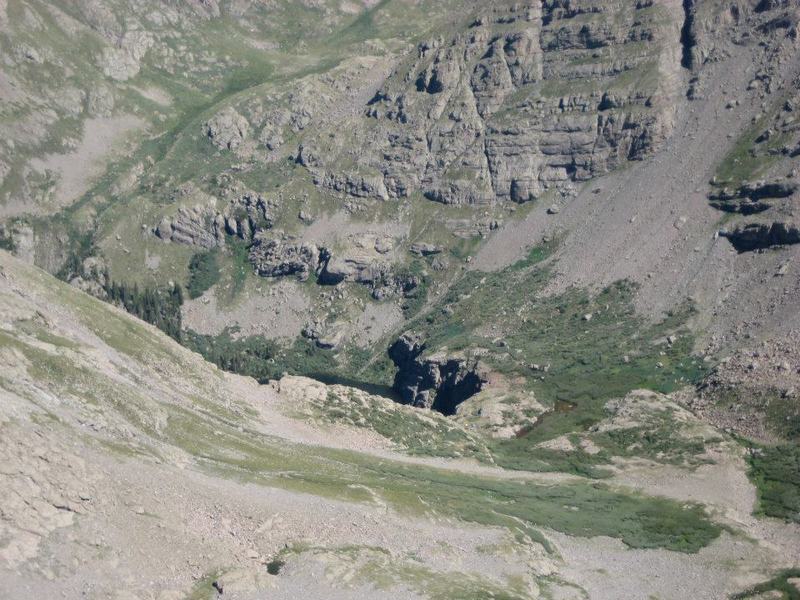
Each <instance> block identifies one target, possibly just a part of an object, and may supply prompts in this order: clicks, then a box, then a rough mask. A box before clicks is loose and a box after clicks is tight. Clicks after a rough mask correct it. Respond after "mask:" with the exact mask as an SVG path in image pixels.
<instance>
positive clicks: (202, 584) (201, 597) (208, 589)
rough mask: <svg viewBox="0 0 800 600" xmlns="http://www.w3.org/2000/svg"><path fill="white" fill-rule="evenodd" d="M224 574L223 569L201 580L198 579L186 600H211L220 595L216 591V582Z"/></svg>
mask: <svg viewBox="0 0 800 600" xmlns="http://www.w3.org/2000/svg"><path fill="white" fill-rule="evenodd" d="M223 573H224V571H223V570H222V569H217V570H214V571H211V572H210V573H207V574H206V575H204V576H203V577H202V578H201V579H198V580H197V581H196V582H195V584H194V585H193V586H192V590H191V591H190V592H189V595H188V596H186V599H185V600H210V599H211V598H214V597H216V596H217V595H218V594H217V590H216V589H214V582H215V581H217V579H219V577H220V575H222V574H223Z"/></svg>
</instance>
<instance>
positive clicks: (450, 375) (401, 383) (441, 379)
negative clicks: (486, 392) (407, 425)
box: [389, 333, 487, 415]
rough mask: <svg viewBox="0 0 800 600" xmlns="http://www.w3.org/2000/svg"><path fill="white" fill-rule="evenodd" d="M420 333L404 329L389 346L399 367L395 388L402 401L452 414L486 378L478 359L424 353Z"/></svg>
mask: <svg viewBox="0 0 800 600" xmlns="http://www.w3.org/2000/svg"><path fill="white" fill-rule="evenodd" d="M424 351H425V343H424V342H423V341H422V338H421V337H420V336H419V335H416V334H412V333H404V334H403V335H402V336H400V338H399V339H398V340H397V341H396V342H395V343H394V344H392V346H391V347H390V348H389V358H391V359H392V361H393V362H394V364H395V366H396V367H397V374H396V375H395V379H394V389H395V391H397V392H398V394H400V397H401V399H402V402H403V404H410V405H411V406H416V407H419V408H430V409H432V410H435V411H437V412H440V413H442V414H444V415H453V414H455V412H456V407H457V406H458V405H459V404H461V403H462V402H464V400H466V399H467V398H469V397H471V396H473V395H475V394H477V393H478V392H479V391H481V388H482V387H483V385H484V384H485V383H486V381H487V379H486V376H485V374H484V372H483V371H482V369H481V368H480V365H479V364H478V361H477V359H473V358H467V357H460V356H445V355H444V354H434V355H430V356H426V357H423V353H424Z"/></svg>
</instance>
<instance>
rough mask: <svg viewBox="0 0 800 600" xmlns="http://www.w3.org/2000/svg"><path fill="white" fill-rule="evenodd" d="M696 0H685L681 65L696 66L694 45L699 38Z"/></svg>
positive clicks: (690, 67) (688, 67) (684, 66)
mask: <svg viewBox="0 0 800 600" xmlns="http://www.w3.org/2000/svg"><path fill="white" fill-rule="evenodd" d="M694 10H695V7H694V0H683V26H682V27H681V48H682V53H681V66H682V67H683V68H684V69H692V68H694V47H695V45H697V39H696V38H695V32H694Z"/></svg>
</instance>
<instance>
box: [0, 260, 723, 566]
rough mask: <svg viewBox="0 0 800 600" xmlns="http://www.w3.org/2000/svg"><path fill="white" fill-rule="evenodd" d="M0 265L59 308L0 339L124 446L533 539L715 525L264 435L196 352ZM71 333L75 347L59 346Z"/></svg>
mask: <svg viewBox="0 0 800 600" xmlns="http://www.w3.org/2000/svg"><path fill="white" fill-rule="evenodd" d="M0 265H2V268H3V270H4V271H5V272H6V273H11V274H12V276H13V278H14V280H16V281H17V282H18V283H21V284H22V285H24V286H25V288H26V290H28V293H29V294H31V295H32V297H33V298H34V299H36V307H37V308H38V310H40V311H42V310H43V311H44V313H45V318H46V319H47V320H48V321H49V322H55V320H54V319H51V317H50V316H48V313H49V311H48V309H47V307H54V306H55V307H58V309H59V311H64V313H63V314H62V316H61V317H60V321H59V322H60V323H61V325H60V326H59V327H60V329H59V331H58V332H57V333H55V332H52V331H50V329H51V327H47V326H45V328H44V330H43V331H42V332H41V334H40V335H38V336H37V335H31V334H30V333H27V332H26V331H25V329H24V327H21V326H19V325H18V324H14V325H13V326H12V328H11V330H6V331H4V332H3V333H2V336H3V346H4V347H8V348H13V349H14V350H15V351H18V352H19V353H21V355H23V356H24V357H25V358H26V359H27V360H28V361H30V365H31V367H29V368H31V369H33V371H32V372H31V376H32V377H34V378H35V379H36V380H37V382H39V384H40V385H41V386H42V387H45V388H46V389H47V390H48V391H50V392H51V393H54V394H56V395H58V396H60V397H64V398H69V399H70V403H72V404H74V405H75V406H77V407H78V408H80V407H81V406H83V405H84V403H86V404H90V405H93V406H95V408H96V409H97V410H101V411H103V412H105V413H107V414H108V415H109V416H112V415H113V418H115V419H116V418H122V419H123V420H124V421H125V422H126V423H128V424H130V425H131V426H133V427H134V428H136V429H137V430H140V431H142V432H143V433H144V434H145V436H144V438H143V439H144V440H145V441H143V442H141V441H140V442H134V443H135V447H132V448H131V451H134V452H148V453H155V454H158V453H159V448H162V447H164V445H166V446H171V447H177V448H180V449H181V450H183V451H185V452H187V453H188V454H189V455H190V456H192V457H193V458H194V460H195V461H196V464H197V465H198V466H199V467H202V468H205V469H207V470H208V471H211V472H214V473H217V474H218V475H219V476H223V477H232V478H236V479H244V480H248V481H253V482H255V483H258V484H262V485H267V486H277V487H282V488H285V489H290V490H295V491H302V492H307V493H312V494H316V495H320V496H323V497H328V498H337V499H343V500H348V501H357V502H365V501H370V500H371V498H373V495H372V494H373V493H374V494H377V496H379V497H380V498H381V499H382V500H383V501H384V502H386V503H387V504H389V505H390V506H391V507H393V508H394V509H395V510H398V511H400V512H403V513H407V514H409V515H419V514H427V513H429V511H431V510H435V511H436V512H437V513H438V514H445V515H449V516H452V517H456V518H460V519H463V520H466V521H471V522H475V523H479V524H485V525H500V526H506V527H509V528H511V529H512V530H514V531H520V533H521V534H525V535H528V536H532V537H536V538H538V535H539V534H538V533H537V531H536V528H537V527H541V526H546V527H549V528H552V529H556V530H558V531H563V532H565V533H569V534H571V535H578V536H594V535H608V536H612V537H617V538H619V539H621V540H623V541H624V542H625V543H626V544H628V545H630V546H632V547H638V548H650V547H664V548H669V549H673V550H680V551H689V552H693V551H696V550H698V549H699V548H701V547H703V546H704V545H706V544H708V543H709V542H710V541H711V540H712V539H714V538H715V537H716V536H717V535H718V534H719V528H718V527H717V526H715V525H713V524H712V523H710V522H709V521H708V520H707V519H706V517H705V516H704V513H703V510H702V509H701V508H700V507H697V506H690V505H680V504H678V503H676V502H673V501H669V500H666V499H661V498H651V497H645V496H640V495H636V494H629V493H624V492H621V491H616V490H612V489H610V488H608V487H605V486H604V485H602V484H589V483H586V484H565V485H541V484H533V483H522V482H516V481H510V480H508V481H506V480H496V479H492V478H489V477H479V476H473V475H467V474H462V473H455V472H450V471H446V470H441V469H433V468H427V467H420V466H416V465H414V466H412V465H406V464H402V463H397V462H393V461H390V460H383V459H378V458H375V457H372V456H369V455H367V454H360V453H355V452H347V451H338V450H332V449H326V448H320V447H306V446H300V445H296V444H292V443H288V442H286V441H285V440H281V439H274V438H269V437H265V436H264V435H263V434H261V433H260V432H259V431H258V425H257V422H255V421H254V420H253V418H252V417H251V416H249V415H250V414H251V412H252V411H250V410H249V409H248V407H247V405H246V403H244V402H242V401H239V400H236V399H234V398H232V397H231V394H232V392H231V391H229V390H227V389H226V381H225V378H223V377H222V374H221V373H220V372H219V371H217V370H216V369H214V368H213V367H210V366H209V365H208V364H207V363H204V362H203V361H201V360H199V358H198V357H197V356H196V355H193V354H192V353H190V352H188V351H186V350H185V349H183V348H181V347H180V346H178V345H177V344H176V343H174V342H172V341H171V340H169V339H168V338H166V336H163V335H162V334H161V333H160V332H158V331H157V330H154V329H153V328H151V327H148V326H146V325H144V324H142V323H140V322H138V321H136V320H134V319H132V318H131V317H129V316H128V315H125V314H122V313H120V312H119V311H118V310H115V309H113V308H111V307H109V306H108V305H106V304H104V303H102V302H100V301H98V300H95V299H92V298H90V297H88V296H85V295H83V294H82V293H80V292H78V291H76V290H74V289H73V288H71V287H69V286H67V285H66V284H62V283H60V282H58V281H56V280H55V279H53V278H52V277H50V276H48V275H46V274H44V273H43V272H41V271H38V270H36V269H34V268H32V267H28V266H23V265H21V264H20V263H18V262H17V261H16V260H14V259H11V258H10V257H9V256H8V255H7V254H5V253H3V254H0ZM0 302H2V303H3V306H4V308H7V307H11V306H19V301H18V300H16V299H14V296H13V293H11V292H4V293H2V295H0ZM25 310H26V311H27V313H28V314H30V315H34V314H35V313H34V311H33V309H32V308H30V307H28V306H26V307H25ZM23 312H24V311H23ZM64 315H66V318H65V316H64ZM22 320H28V321H29V320H30V319H22ZM73 322H74V323H75V326H76V328H77V329H76V330H81V331H85V332H91V333H92V334H94V335H95V336H97V341H96V342H94V343H93V344H92V345H93V346H95V348H96V349H95V350H93V351H94V352H98V351H99V352H100V353H102V354H103V355H104V356H114V355H115V354H116V355H118V356H120V357H122V360H121V364H120V360H115V362H114V363H112V364H116V365H117V366H116V367H114V368H113V372H108V371H106V369H98V368H96V367H94V365H93V363H92V361H91V359H88V358H87V355H86V354H85V353H86V352H87V351H89V350H90V348H89V347H87V342H85V341H81V342H76V341H75V340H72V339H70V337H69V336H66V337H65V336H64V335H63V332H64V328H65V327H68V326H70V325H68V324H70V323H73ZM16 323H20V320H19V319H17V320H16ZM28 326H29V327H30V325H28ZM42 336H45V338H43V337H42ZM44 339H47V340H48V341H43V340H44ZM85 339H87V338H85V337H84V338H83V340H85ZM89 339H91V338H89ZM76 343H77V344H78V345H79V346H80V350H79V351H75V350H73V349H70V346H71V345H75V344H76ZM0 385H2V386H3V387H9V386H12V389H13V386H14V385H15V382H14V379H13V376H12V375H11V374H4V375H3V377H2V379H0ZM159 415H160V417H159ZM109 441H113V442H115V443H119V442H120V440H109ZM125 443H128V442H125ZM362 486H363V487H362ZM365 490H371V492H368V491H365ZM565 506H567V507H570V509H569V510H565V508H564V507H565Z"/></svg>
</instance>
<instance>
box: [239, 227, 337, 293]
mask: <svg viewBox="0 0 800 600" xmlns="http://www.w3.org/2000/svg"><path fill="white" fill-rule="evenodd" d="M322 252H323V253H324V251H322ZM320 254H321V251H320V248H318V247H317V246H315V245H314V244H309V243H301V242H293V241H291V240H283V239H275V238H269V237H268V235H267V233H266V232H262V233H259V234H257V235H256V237H255V240H254V242H253V245H252V246H251V248H250V253H249V259H250V262H251V264H252V265H253V268H254V269H255V271H256V273H258V274H259V275H261V276H262V277H283V276H287V275H293V276H296V277H297V279H298V280H300V281H306V280H307V279H308V278H309V277H310V276H311V275H312V274H316V273H317V270H318V269H319V266H320Z"/></svg>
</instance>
